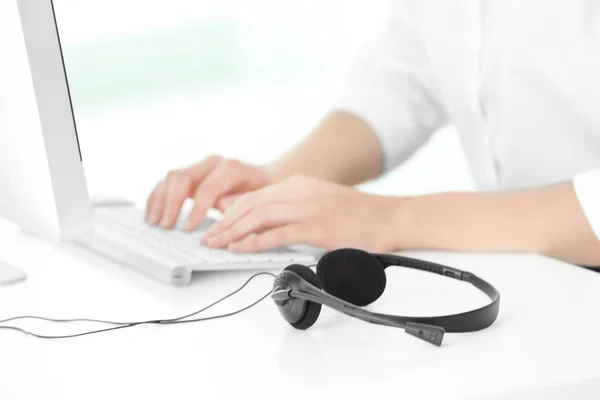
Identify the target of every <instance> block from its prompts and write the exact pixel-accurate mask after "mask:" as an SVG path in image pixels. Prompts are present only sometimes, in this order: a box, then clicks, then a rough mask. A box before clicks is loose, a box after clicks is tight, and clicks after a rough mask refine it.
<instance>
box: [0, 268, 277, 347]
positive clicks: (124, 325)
mask: <svg viewBox="0 0 600 400" xmlns="http://www.w3.org/2000/svg"><path fill="white" fill-rule="evenodd" d="M261 275H269V276H271V277H273V278H275V275H274V274H272V273H270V272H259V273H256V274H254V275H252V276H251V277H250V278H248V280H246V282H245V283H244V284H243V285H242V286H240V287H239V288H238V289H236V290H234V291H233V292H231V293H229V294H227V295H226V296H224V297H222V298H220V299H219V300H217V301H215V302H214V303H212V304H209V305H208V306H206V307H204V308H201V309H200V310H198V311H195V312H193V313H191V314H187V315H184V316H181V317H178V318H171V319H158V320H148V321H138V322H115V321H104V320H99V319H90V318H72V319H55V318H46V317H39V316H35V315H26V316H19V317H12V318H8V319H5V320H2V321H0V324H3V323H6V322H9V321H15V320H20V319H37V320H42V321H47V322H55V323H70V322H96V323H102V324H109V325H118V326H114V327H112V328H104V329H98V330H94V331H87V332H82V333H77V334H73V335H57V336H47V335H40V334H36V333H33V332H30V331H27V330H25V329H23V328H20V327H17V326H1V325H0V329H6V330H14V331H18V332H21V333H24V334H27V335H30V336H34V337H37V338H40V339H67V338H74V337H79V336H85V335H92V334H96V333H101V332H108V331H113V330H117V329H124V328H131V327H134V326H138V325H144V324H160V325H169V324H176V323H189V322H202V321H208V320H213V319H218V318H225V317H229V316H233V315H236V314H239V313H241V312H244V311H246V310H248V309H250V308H252V307H254V306H255V305H257V304H258V303H260V302H261V301H263V300H264V299H265V298H267V297H268V296H269V295H270V294H271V291H269V292H268V293H267V294H266V295H264V296H262V297H261V298H260V299H258V300H257V301H255V302H254V303H252V304H250V305H249V306H246V307H244V308H241V309H239V310H237V311H233V312H230V313H226V314H221V315H215V316H212V317H206V318H197V319H193V320H186V318H189V317H192V316H194V315H197V314H200V313H202V312H204V311H207V310H208V309H210V308H212V307H214V306H216V305H217V304H219V303H221V302H222V301H224V300H227V299H228V298H230V297H231V296H233V295H235V294H237V293H239V292H240V291H241V290H242V289H244V288H245V287H246V286H247V285H248V284H249V283H250V282H251V281H252V280H253V279H254V278H256V277H258V276H261Z"/></svg>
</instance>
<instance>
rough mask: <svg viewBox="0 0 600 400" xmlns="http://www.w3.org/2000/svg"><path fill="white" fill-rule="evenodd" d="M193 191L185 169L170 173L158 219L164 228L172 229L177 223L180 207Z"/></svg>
mask: <svg viewBox="0 0 600 400" xmlns="http://www.w3.org/2000/svg"><path fill="white" fill-rule="evenodd" d="M192 192H193V186H192V179H191V177H190V176H189V172H187V171H177V172H174V173H172V174H170V177H169V179H168V180H167V190H166V196H165V206H164V210H163V215H162V218H161V221H160V226H161V227H162V228H164V229H172V228H173V227H174V226H175V224H176V223H177V218H178V217H179V213H180V212H181V207H182V206H183V203H184V202H185V200H186V199H187V198H188V197H191V195H192Z"/></svg>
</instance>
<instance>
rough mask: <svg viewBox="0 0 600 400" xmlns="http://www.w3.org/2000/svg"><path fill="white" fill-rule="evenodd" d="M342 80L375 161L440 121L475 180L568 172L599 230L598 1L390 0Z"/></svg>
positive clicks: (493, 184) (532, 182)
mask: <svg viewBox="0 0 600 400" xmlns="http://www.w3.org/2000/svg"><path fill="white" fill-rule="evenodd" d="M346 82H347V85H346V86H345V91H344V92H343V95H342V96H341V99H340V100H339V103H338V104H337V107H336V108H337V109H341V110H345V111H348V112H351V113H353V114H355V115H357V116H359V117H361V118H362V119H364V120H365V121H366V122H367V123H369V124H370V125H371V127H372V128H373V129H374V130H375V132H376V133H377V135H378V137H379V139H380V141H381V144H382V148H383V152H384V165H385V169H386V170H389V169H391V168H393V167H395V166H397V165H398V164H400V163H402V162H403V161H404V160H406V159H407V158H408V157H409V156H410V155H411V154H412V153H413V152H414V151H415V150H416V149H417V148H418V147H419V146H421V145H422V144H424V143H425V142H426V141H427V140H428V138H429V136H430V135H431V134H432V133H433V132H434V131H435V130H437V129H439V128H441V127H442V126H444V125H446V124H449V123H451V124H454V125H455V126H456V127H457V129H458V131H459V133H460V136H461V140H462V143H463V146H464V149H465V153H466V155H467V158H468V160H469V163H470V165H471V170H472V173H473V176H474V179H475V182H476V184H477V186H478V187H479V188H480V189H482V190H510V189H519V188H526V187H535V186H541V185H548V184H552V183H557V182H565V181H570V180H574V182H575V188H576V191H577V195H578V198H579V200H580V203H581V204H582V206H583V208H584V212H585V213H586V215H587V217H588V220H589V221H590V224H591V225H592V227H593V228H594V230H595V232H596V234H597V235H598V236H599V237H600V169H599V170H597V171H592V170H594V169H595V168H598V167H600V0H452V1H449V0H395V1H394V0H392V1H391V2H390V10H389V21H388V23H387V26H386V29H385V31H384V34H383V35H382V36H381V37H380V38H378V39H377V40H376V41H375V42H373V43H370V44H369V45H367V46H366V47H365V48H364V50H363V51H362V52H361V54H360V55H359V59H358V60H357V62H356V64H355V65H354V66H353V68H352V69H351V70H350V73H349V76H348V79H347V81H346ZM586 171H588V172H586Z"/></svg>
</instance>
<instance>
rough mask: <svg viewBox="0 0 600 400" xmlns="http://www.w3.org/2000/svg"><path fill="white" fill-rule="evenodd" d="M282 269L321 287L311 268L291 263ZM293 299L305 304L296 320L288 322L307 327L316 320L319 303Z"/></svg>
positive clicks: (297, 326)
mask: <svg viewBox="0 0 600 400" xmlns="http://www.w3.org/2000/svg"><path fill="white" fill-rule="evenodd" d="M284 271H291V272H294V273H296V274H297V275H298V276H299V277H300V278H302V279H304V280H305V281H307V282H308V283H310V284H312V285H313V286H316V287H318V288H319V289H321V285H320V284H319V278H317V274H315V273H314V272H313V270H312V269H310V268H308V267H306V266H304V265H300V264H292V265H290V266H288V267H286V268H285V269H284ZM293 301H302V302H305V303H306V304H305V306H304V309H303V312H302V315H300V316H299V318H298V319H297V321H296V322H290V323H291V325H292V326H293V327H294V328H296V329H301V330H304V329H308V328H310V327H311V326H313V325H314V324H315V322H317V319H318V318H319V315H320V314H321V304H320V303H314V302H312V301H306V300H300V299H295V300H293ZM288 322H289V321H288Z"/></svg>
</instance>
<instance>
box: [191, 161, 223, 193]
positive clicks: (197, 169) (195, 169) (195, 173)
mask: <svg viewBox="0 0 600 400" xmlns="http://www.w3.org/2000/svg"><path fill="white" fill-rule="evenodd" d="M222 160H223V159H222V158H221V157H219V156H209V157H206V158H205V159H204V160H202V161H201V162H199V163H197V164H195V165H192V166H191V167H189V168H187V171H188V172H189V174H190V176H191V177H192V185H193V186H194V187H196V186H198V185H199V184H200V183H201V182H202V181H203V180H204V179H206V177H207V176H208V175H209V174H210V173H211V172H212V171H214V170H215V168H217V166H218V165H219V164H220V163H221V161H222Z"/></svg>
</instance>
